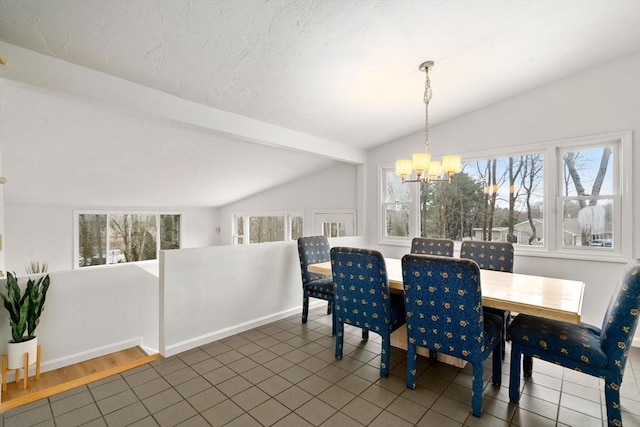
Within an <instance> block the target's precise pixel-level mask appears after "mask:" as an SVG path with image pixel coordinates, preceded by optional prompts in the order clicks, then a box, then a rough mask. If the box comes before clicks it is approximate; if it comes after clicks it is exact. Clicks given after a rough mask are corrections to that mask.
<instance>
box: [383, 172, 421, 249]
mask: <svg viewBox="0 0 640 427" xmlns="http://www.w3.org/2000/svg"><path fill="white" fill-rule="evenodd" d="M380 182H381V190H382V191H381V193H382V194H381V199H382V214H381V217H382V221H383V230H382V238H383V240H384V239H388V240H393V239H397V238H408V237H409V236H410V235H411V233H410V231H412V230H413V227H412V226H411V221H410V212H411V208H412V199H413V197H412V187H411V184H403V183H402V179H401V178H400V177H399V176H398V175H396V173H395V169H394V168H391V167H382V168H380Z"/></svg>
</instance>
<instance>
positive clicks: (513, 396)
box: [509, 345, 527, 403]
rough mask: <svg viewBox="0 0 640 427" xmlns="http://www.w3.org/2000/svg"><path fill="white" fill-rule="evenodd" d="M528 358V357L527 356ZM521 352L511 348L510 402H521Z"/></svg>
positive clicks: (513, 347)
mask: <svg viewBox="0 0 640 427" xmlns="http://www.w3.org/2000/svg"><path fill="white" fill-rule="evenodd" d="M525 357H527V356H525ZM520 359H521V356H520V350H519V349H518V348H517V347H516V346H515V345H512V346H511V370H510V371H509V400H510V401H512V402H516V403H517V402H519V401H520Z"/></svg>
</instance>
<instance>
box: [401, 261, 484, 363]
mask: <svg viewBox="0 0 640 427" xmlns="http://www.w3.org/2000/svg"><path fill="white" fill-rule="evenodd" d="M402 278H403V281H404V295H405V311H406V318H407V338H408V339H409V342H411V343H415V344H416V345H418V346H421V347H427V348H430V349H435V350H436V351H439V352H440V351H441V352H443V353H447V354H450V355H452V356H456V357H459V358H462V359H466V360H469V359H470V357H477V356H479V355H481V354H482V353H483V352H484V350H485V348H484V317H483V310H482V292H481V289H480V270H479V269H478V265H477V264H476V263H475V262H473V261H471V260H469V259H461V258H446V257H437V256H425V255H405V256H404V257H402ZM474 355H475V356H474ZM480 357H482V356H480Z"/></svg>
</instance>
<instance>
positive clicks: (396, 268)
mask: <svg viewBox="0 0 640 427" xmlns="http://www.w3.org/2000/svg"><path fill="white" fill-rule="evenodd" d="M385 264H386V269H387V278H388V281H389V290H390V291H391V292H398V293H401V292H404V284H403V280H402V260H400V259H397V258H385ZM308 269H309V271H311V272H313V273H318V274H323V275H327V276H331V274H332V272H331V261H326V262H321V263H317V264H310V265H309V267H308ZM480 286H481V290H482V304H483V305H484V306H485V307H493V308H499V309H502V310H509V311H511V312H512V313H523V314H529V315H532V316H538V317H544V318H547V319H555V320H560V321H563V322H569V323H576V324H577V323H580V316H581V312H582V301H583V297H584V288H585V284H584V282H582V281H578V280H567V279H560V278H555V277H546V276H539V275H529V274H520V273H509V272H504V271H493V270H482V269H481V270H480ZM394 335H395V337H394ZM391 338H392V339H391V344H392V345H393V346H395V347H400V348H404V349H406V329H404V330H403V329H402V328H401V329H399V330H398V331H396V332H394V334H392V337H391ZM418 353H419V354H420V353H421V352H420V351H419V352H418ZM424 355H426V354H424ZM438 360H443V361H445V362H447V363H450V364H452V365H455V366H463V363H462V361H460V360H459V359H455V358H451V357H444V356H441V355H440V354H438Z"/></svg>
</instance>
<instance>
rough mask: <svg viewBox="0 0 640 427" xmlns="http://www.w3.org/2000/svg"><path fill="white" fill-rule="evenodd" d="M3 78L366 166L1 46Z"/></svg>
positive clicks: (339, 152) (328, 145)
mask: <svg viewBox="0 0 640 427" xmlns="http://www.w3.org/2000/svg"><path fill="white" fill-rule="evenodd" d="M0 52H2V56H3V57H4V58H6V59H7V62H8V64H7V65H4V66H2V67H0V77H1V78H2V79H6V80H13V81H16V82H20V83H25V84H28V85H31V86H35V87H37V88H40V89H43V90H46V91H48V92H49V91H53V92H57V93H62V94H65V95H68V96H72V97H74V98H80V99H84V100H87V101H93V102H97V103H101V104H105V105H107V106H111V107H116V108H118V109H121V110H125V111H131V112H133V113H138V114H140V113H142V114H145V115H149V116H152V117H156V118H158V117H159V118H163V119H168V120H173V121H177V122H182V123H187V124H189V125H193V126H198V127H199V128H203V129H207V130H209V131H212V132H215V133H216V134H219V135H224V136H227V137H230V138H234V139H239V140H242V141H248V142H253V143H257V144H263V145H269V146H272V147H278V148H282V149H288V150H295V151H300V152H304V153H308V154H312V155H317V156H322V157H325V158H330V159H333V160H338V161H343V162H348V163H355V164H363V163H364V162H365V157H366V154H365V151H364V150H362V149H359V148H356V147H352V146H349V145H346V144H341V143H338V142H335V141H330V140H327V139H323V138H318V137H315V136H312V135H309V134H305V133H302V132H297V131H294V130H291V129H288V128H285V127H282V126H276V125H273V124H271V123H267V122H262V121H259V120H255V119H251V118H248V117H244V116H241V115H239V114H234V113H229V112H227V111H222V110H218V109H216V108H212V107H209V106H206V105H202V104H198V103H195V102H192V101H187V100H185V99H182V98H179V97H177V96H175V95H171V94H168V93H165V92H161V91H159V90H156V89H152V88H149V87H146V86H142V85H139V84H137V83H133V82H130V81H128V80H124V79H121V78H118V77H114V76H112V75H109V74H105V73H102V72H99V71H96V70H93V69H90V68H86V67H82V66H79V65H76V64H72V63H70V62H66V61H63V60H61V59H58V58H53V57H50V56H46V55H42V54H40V53H37V52H34V51H30V50H28V49H24V48H21V47H19V46H15V45H12V44H9V43H4V42H0Z"/></svg>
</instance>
